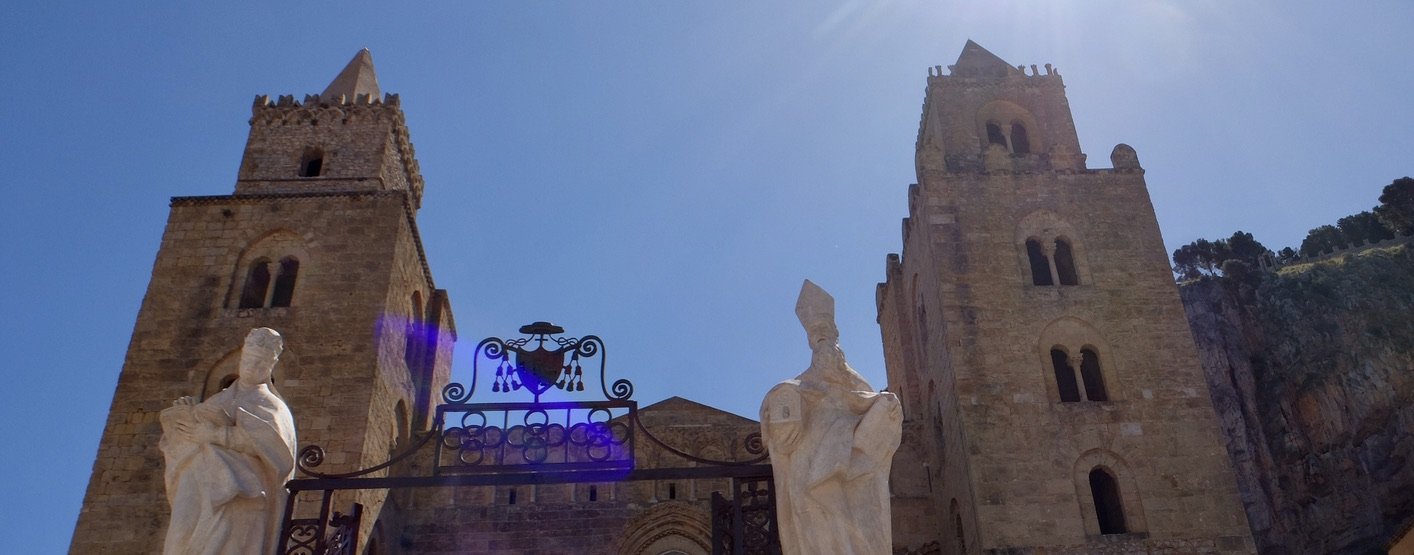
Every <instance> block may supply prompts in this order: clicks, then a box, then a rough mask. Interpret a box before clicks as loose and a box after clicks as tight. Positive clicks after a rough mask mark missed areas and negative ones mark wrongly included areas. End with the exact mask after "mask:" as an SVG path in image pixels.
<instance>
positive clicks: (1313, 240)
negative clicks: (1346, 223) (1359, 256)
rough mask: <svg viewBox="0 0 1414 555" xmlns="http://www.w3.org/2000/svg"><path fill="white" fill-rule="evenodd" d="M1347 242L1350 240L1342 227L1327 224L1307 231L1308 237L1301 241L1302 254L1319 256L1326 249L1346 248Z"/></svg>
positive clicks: (1304, 255)
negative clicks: (1342, 230)
mask: <svg viewBox="0 0 1414 555" xmlns="http://www.w3.org/2000/svg"><path fill="white" fill-rule="evenodd" d="M1347 244H1349V241H1348V240H1346V238H1345V234H1344V233H1341V232H1340V228H1338V227H1336V226H1333V225H1330V224H1326V225H1323V226H1320V227H1317V228H1315V229H1312V230H1311V231H1308V232H1306V239H1305V240H1303V241H1301V256H1303V257H1312V256H1318V255H1320V254H1321V253H1323V252H1325V251H1333V250H1337V249H1342V248H1345V246H1346V245H1347Z"/></svg>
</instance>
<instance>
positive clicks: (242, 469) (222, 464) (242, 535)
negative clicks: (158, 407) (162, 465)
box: [159, 383, 295, 555]
mask: <svg viewBox="0 0 1414 555" xmlns="http://www.w3.org/2000/svg"><path fill="white" fill-rule="evenodd" d="M178 420H188V421H193V420H201V421H205V422H208V423H212V424H217V425H220V426H225V428H223V429H224V430H225V433H224V434H222V436H223V439H221V440H219V441H218V442H217V443H195V442H191V441H188V440H185V439H183V438H181V437H180V436H178V435H177V434H176V433H175V432H174V431H173V430H172V429H171V427H172V426H173V424H174V423H175V422H177V421H178ZM162 427H163V434H162V440H161V443H160V444H159V446H160V447H161V449H162V454H163V458H164V459H166V465H167V469H166V476H165V477H166V484H167V502H168V503H170V504H171V506H172V518H171V520H170V521H169V522H168V524H167V539H166V542H165V544H164V546H163V553H165V554H166V555H179V554H180V555H265V554H268V553H273V552H275V548H276V545H277V543H278V542H277V536H278V535H279V533H280V523H281V520H282V518H283V516H284V505H285V497H286V492H285V482H288V481H289V480H290V479H291V478H293V477H294V469H295V423H294V418H293V417H291V415H290V409H289V407H288V406H286V405H285V402H284V400H282V399H280V397H278V396H277V395H275V393H274V392H272V391H271V390H270V388H269V386H267V385H266V384H261V385H259V386H256V387H254V388H249V389H246V388H243V387H242V386H241V385H240V384H239V383H237V384H232V385H231V387H228V388H226V389H225V390H223V391H221V392H220V393H217V394H216V395H213V396H211V398H210V399H207V400H206V401H204V402H202V403H201V404H199V405H196V406H174V407H171V408H168V409H166V410H164V411H162Z"/></svg>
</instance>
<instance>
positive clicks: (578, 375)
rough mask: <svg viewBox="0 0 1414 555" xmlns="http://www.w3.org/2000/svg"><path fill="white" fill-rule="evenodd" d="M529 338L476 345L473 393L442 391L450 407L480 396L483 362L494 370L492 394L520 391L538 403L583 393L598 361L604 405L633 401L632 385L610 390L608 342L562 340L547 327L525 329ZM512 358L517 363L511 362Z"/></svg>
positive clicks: (456, 389) (492, 340)
mask: <svg viewBox="0 0 1414 555" xmlns="http://www.w3.org/2000/svg"><path fill="white" fill-rule="evenodd" d="M520 332H521V333H523V334H526V335H527V336H528V337H521V338H516V339H511V340H504V339H501V338H499V337H488V338H486V339H484V340H482V341H481V343H479V344H477V345H476V352H475V353H473V354H472V372H471V387H470V388H469V389H468V388H463V387H462V386H461V384H451V385H448V386H447V387H446V388H445V389H443V390H442V399H443V401H445V402H447V403H465V402H466V401H467V400H468V399H470V398H471V396H472V395H474V394H475V393H476V380H477V377H478V376H479V375H480V374H481V365H482V364H483V361H486V362H490V363H493V364H494V365H495V369H496V372H495V376H494V378H493V379H492V382H491V391H492V392H493V393H511V392H515V391H520V390H522V389H524V390H526V391H528V392H530V394H531V395H532V396H533V398H534V401H535V402H536V403H538V402H540V396H541V395H543V394H544V393H545V392H546V391H549V390H550V388H555V389H559V390H562V391H571V392H573V391H584V364H583V363H584V362H592V361H590V359H593V358H598V359H599V388H600V389H601V390H602V391H603V393H604V398H605V399H606V400H615V401H627V400H628V399H629V398H631V397H633V383H632V382H630V381H628V380H618V381H615V382H614V385H613V387H609V385H608V382H607V378H606V376H605V373H604V367H605V364H606V362H607V357H606V354H605V352H604V341H603V340H602V339H599V338H598V337H597V336H593V335H586V336H584V337H579V338H575V337H560V336H559V334H562V333H564V332H565V329H564V328H562V327H560V326H557V325H554V324H551V323H549V322H535V323H533V324H527V325H524V326H521V328H520ZM512 355H514V359H513V358H512Z"/></svg>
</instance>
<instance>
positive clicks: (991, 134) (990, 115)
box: [977, 100, 1047, 154]
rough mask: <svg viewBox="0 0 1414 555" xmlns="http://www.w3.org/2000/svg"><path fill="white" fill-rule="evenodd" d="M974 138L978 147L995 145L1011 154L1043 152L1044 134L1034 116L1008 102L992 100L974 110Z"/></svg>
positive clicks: (985, 147) (1019, 106)
mask: <svg viewBox="0 0 1414 555" xmlns="http://www.w3.org/2000/svg"><path fill="white" fill-rule="evenodd" d="M977 136H978V137H980V138H981V139H982V148H983V150H986V149H987V148H988V146H989V145H993V144H996V145H999V146H1002V147H1004V148H1006V151H1007V152H1010V153H1012V154H1031V153H1034V152H1045V151H1046V150H1047V149H1046V148H1044V145H1046V144H1047V143H1046V140H1045V136H1046V134H1045V132H1044V130H1042V129H1041V126H1040V125H1039V124H1038V123H1037V122H1036V117H1035V116H1033V115H1031V112H1030V111H1029V110H1027V109H1026V108H1022V107H1021V105H1019V104H1017V103H1015V102H1011V101H1008V100H993V101H991V102H988V103H986V104H984V105H982V108H981V109H979V110H977Z"/></svg>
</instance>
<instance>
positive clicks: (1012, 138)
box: [987, 120, 1031, 154]
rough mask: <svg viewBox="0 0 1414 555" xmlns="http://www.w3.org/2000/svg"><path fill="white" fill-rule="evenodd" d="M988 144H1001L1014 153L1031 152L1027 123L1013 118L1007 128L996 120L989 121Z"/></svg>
mask: <svg viewBox="0 0 1414 555" xmlns="http://www.w3.org/2000/svg"><path fill="white" fill-rule="evenodd" d="M1006 131H1010V133H1007V132H1006ZM987 144H989V145H1000V146H1001V147H1002V148H1005V149H1007V152H1011V153H1012V154H1031V138H1030V137H1029V136H1028V134H1027V132H1026V124H1023V123H1021V120H1013V121H1012V122H1011V127H1010V129H1007V130H1004V129H1003V128H1002V125H1001V124H1000V123H997V122H996V121H995V120H992V121H988V122H987Z"/></svg>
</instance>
